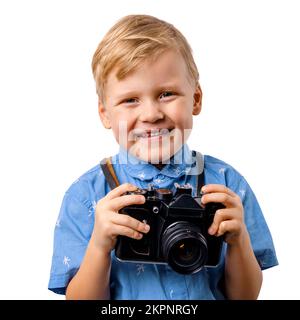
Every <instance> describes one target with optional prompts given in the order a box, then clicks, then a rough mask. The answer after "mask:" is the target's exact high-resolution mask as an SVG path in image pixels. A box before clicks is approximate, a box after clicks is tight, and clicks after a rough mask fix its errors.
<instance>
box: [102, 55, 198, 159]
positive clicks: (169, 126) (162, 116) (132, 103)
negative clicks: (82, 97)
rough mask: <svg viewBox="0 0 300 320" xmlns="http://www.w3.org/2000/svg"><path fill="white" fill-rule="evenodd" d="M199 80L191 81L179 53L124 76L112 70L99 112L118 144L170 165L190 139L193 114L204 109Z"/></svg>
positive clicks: (140, 67)
mask: <svg viewBox="0 0 300 320" xmlns="http://www.w3.org/2000/svg"><path fill="white" fill-rule="evenodd" d="M201 98H202V93H201V89H200V86H199V84H198V85H192V84H191V81H189V75H188V72H187V68H186V64H185V61H184V60H183V58H182V57H181V55H180V54H179V53H177V52H175V51H166V52H164V53H163V54H162V55H160V56H159V58H158V59H156V60H155V61H152V60H150V59H149V60H146V61H145V62H144V63H142V64H141V65H140V66H139V67H138V68H137V69H135V70H134V71H133V72H132V73H130V74H129V75H128V76H126V77H125V78H124V79H122V80H118V79H117V77H116V71H115V70H114V71H113V72H111V73H110V74H109V76H108V78H107V82H106V86H105V97H104V98H103V100H104V101H103V102H101V101H99V115H100V118H101V121H102V123H103V125H104V126H105V127H106V128H112V130H113V133H114V136H115V138H116V140H117V141H118V143H119V144H120V145H121V146H122V147H123V148H125V149H127V150H128V151H129V152H130V153H131V154H132V155H134V156H136V157H138V158H140V159H142V160H144V161H147V162H151V163H166V162H167V160H168V159H169V158H170V157H171V156H172V155H174V154H175V153H176V152H177V151H178V150H179V149H180V148H181V146H182V144H183V143H185V142H186V140H187V138H188V136H189V134H190V131H191V129H192V125H193V119H192V118H193V117H192V116H193V115H197V114H199V113H200V110H201Z"/></svg>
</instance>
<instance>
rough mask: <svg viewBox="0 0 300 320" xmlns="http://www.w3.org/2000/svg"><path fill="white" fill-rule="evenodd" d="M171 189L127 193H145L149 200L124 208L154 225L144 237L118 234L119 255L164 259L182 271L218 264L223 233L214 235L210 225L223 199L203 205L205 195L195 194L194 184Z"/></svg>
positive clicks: (128, 258)
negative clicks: (210, 230) (194, 195)
mask: <svg viewBox="0 0 300 320" xmlns="http://www.w3.org/2000/svg"><path fill="white" fill-rule="evenodd" d="M175 187H176V191H175V193H174V194H173V192H172V191H171V190H170V189H154V187H153V186H152V185H150V186H149V187H148V189H138V190H136V191H130V192H126V193H125V194H141V195H143V196H145V198H146V201H145V203H144V204H140V205H130V206H126V207H124V208H122V209H121V210H120V211H119V213H120V214H126V215H129V216H131V217H133V218H135V219H137V220H140V221H142V222H146V223H147V224H149V225H150V231H149V232H148V233H147V234H144V235H143V238H142V239H141V240H136V239H132V238H129V237H126V236H118V239H117V244H116V247H115V254H116V257H117V258H118V259H119V260H121V261H132V262H140V263H164V264H169V265H170V267H171V268H172V269H173V270H175V271H176V272H178V273H181V274H192V273H195V272H198V271H199V270H200V269H201V268H202V267H203V266H209V267H214V266H217V265H218V262H219V258H220V254H221V250H222V245H223V237H216V236H211V235H209V234H208V231H207V230H208V228H209V227H210V225H211V224H212V222H213V218H214V215H215V212H216V211H217V210H218V209H221V208H224V206H223V205H222V204H220V203H208V204H206V205H205V207H203V205H201V196H196V197H193V196H192V188H191V186H190V185H178V184H175Z"/></svg>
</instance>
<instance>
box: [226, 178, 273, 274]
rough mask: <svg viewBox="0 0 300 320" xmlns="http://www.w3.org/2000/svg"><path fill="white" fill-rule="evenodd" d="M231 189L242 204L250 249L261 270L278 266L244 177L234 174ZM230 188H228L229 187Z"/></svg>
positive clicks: (270, 242)
mask: <svg viewBox="0 0 300 320" xmlns="http://www.w3.org/2000/svg"><path fill="white" fill-rule="evenodd" d="M236 175H237V176H236V177H235V179H234V180H235V181H236V183H234V185H233V187H232V188H231V189H232V190H233V191H234V192H235V193H237V194H238V195H239V196H240V198H241V200H242V203H243V207H244V219H245V224H246V226H247V230H248V232H249V235H250V239H251V244H252V248H253V251H254V254H255V256H256V259H257V261H258V263H259V265H260V267H261V269H262V270H264V269H267V268H270V267H273V266H276V265H278V261H277V257H276V252H275V248H274V243H273V239H272V236H271V233H270V230H269V228H268V225H267V223H266V220H265V218H264V216H263V213H262V211H261V208H260V206H259V203H258V201H257V199H256V196H255V194H254V192H253V191H252V189H251V187H250V186H249V184H248V183H247V181H246V180H245V178H244V177H242V176H240V175H239V174H238V173H236ZM229 187H230V186H229Z"/></svg>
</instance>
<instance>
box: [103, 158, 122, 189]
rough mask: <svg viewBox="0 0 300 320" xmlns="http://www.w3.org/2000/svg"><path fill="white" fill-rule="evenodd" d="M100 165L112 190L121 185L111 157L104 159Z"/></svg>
mask: <svg viewBox="0 0 300 320" xmlns="http://www.w3.org/2000/svg"><path fill="white" fill-rule="evenodd" d="M100 166H101V169H102V171H103V174H104V176H105V179H106V181H107V182H108V185H109V186H110V189H111V190H112V189H114V188H116V187H118V186H119V185H120V182H119V180H118V178H117V176H116V173H115V170H114V167H113V165H112V163H111V157H109V158H104V159H102V160H101V162H100Z"/></svg>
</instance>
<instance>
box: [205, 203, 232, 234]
mask: <svg viewBox="0 0 300 320" xmlns="http://www.w3.org/2000/svg"><path fill="white" fill-rule="evenodd" d="M232 218H233V217H232V210H230V209H219V210H217V211H216V213H215V216H214V220H213V223H212V224H211V226H210V227H209V229H208V233H209V234H211V235H214V234H216V232H217V231H218V229H219V226H220V224H221V223H222V221H226V220H229V219H232Z"/></svg>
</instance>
